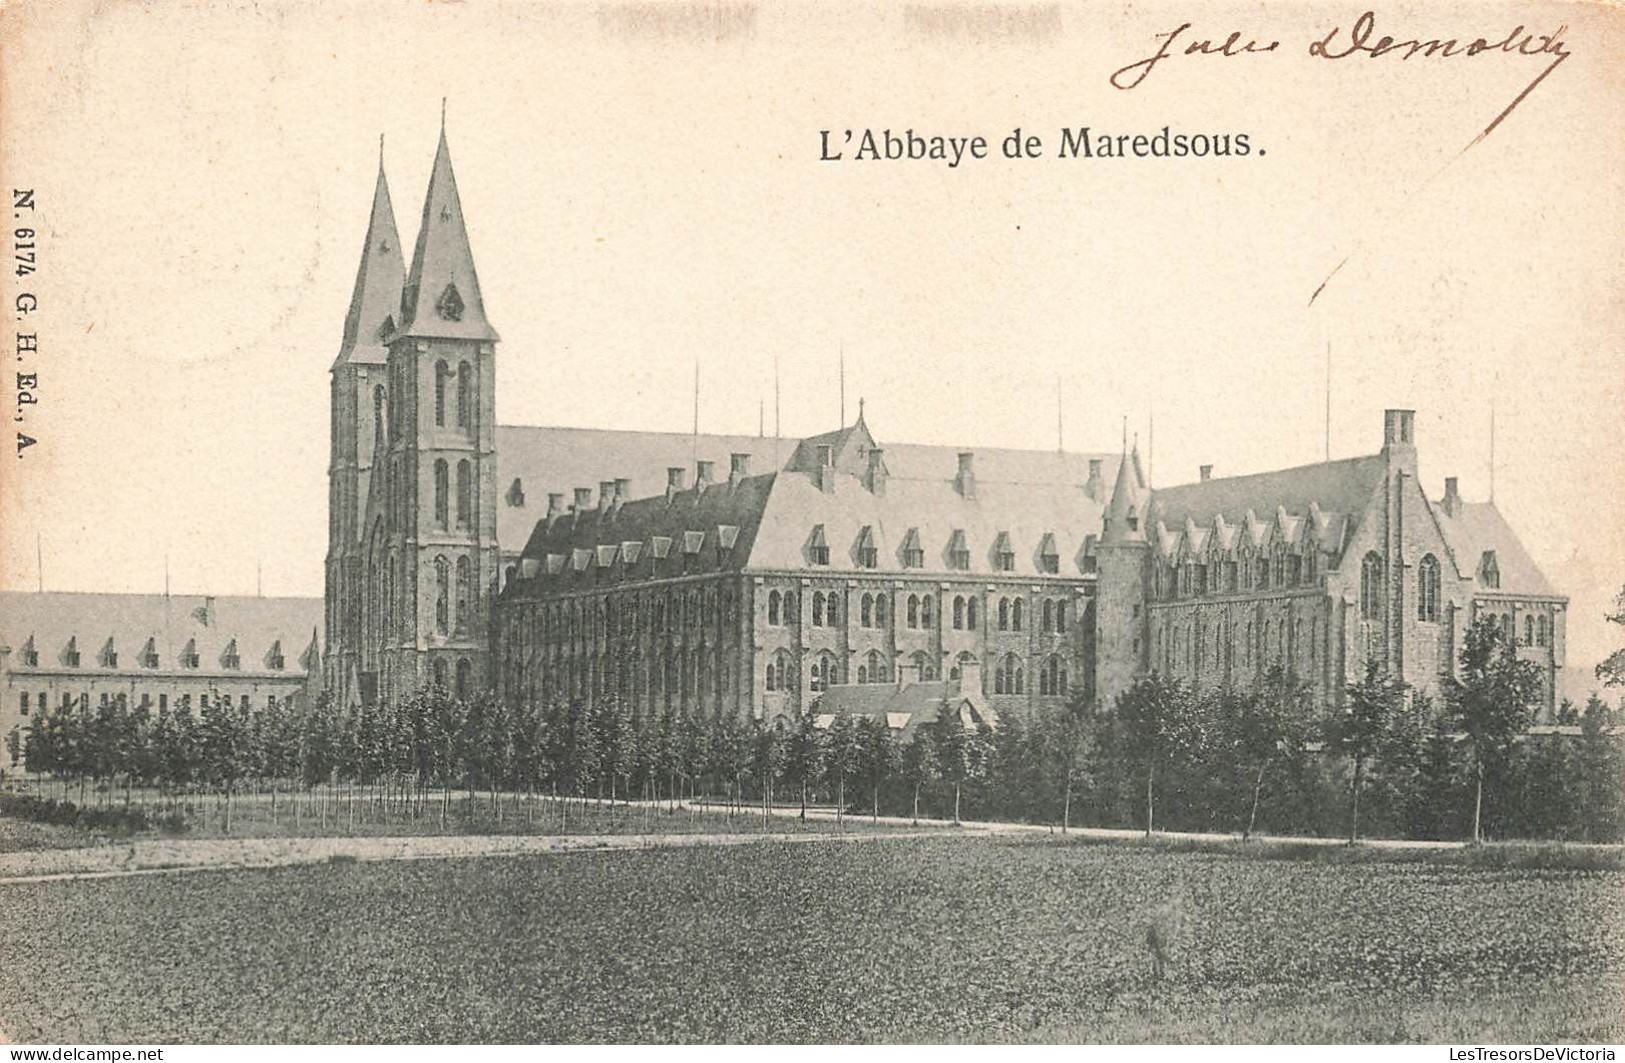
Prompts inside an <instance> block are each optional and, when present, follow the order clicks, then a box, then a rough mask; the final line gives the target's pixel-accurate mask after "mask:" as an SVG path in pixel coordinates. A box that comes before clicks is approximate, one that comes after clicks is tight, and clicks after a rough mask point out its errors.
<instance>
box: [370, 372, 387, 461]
mask: <svg viewBox="0 0 1625 1063" xmlns="http://www.w3.org/2000/svg"><path fill="white" fill-rule="evenodd" d="M384 412H385V411H384V385H382V384H377V385H374V386H373V389H372V444H373V446H375V447H381V446H383V445H384Z"/></svg>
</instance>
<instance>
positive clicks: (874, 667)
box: [868, 650, 891, 683]
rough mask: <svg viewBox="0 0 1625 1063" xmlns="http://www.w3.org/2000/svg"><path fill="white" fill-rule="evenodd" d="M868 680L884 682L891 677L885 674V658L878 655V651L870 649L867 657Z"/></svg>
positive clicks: (886, 670)
mask: <svg viewBox="0 0 1625 1063" xmlns="http://www.w3.org/2000/svg"><path fill="white" fill-rule="evenodd" d="M868 665H869V682H871V683H884V682H886V681H887V680H889V679H890V678H891V677H890V676H889V675H887V672H888V671H889V669H887V667H886V659H885V658H884V657H882V656H880V651H878V650H870V651H869V657H868Z"/></svg>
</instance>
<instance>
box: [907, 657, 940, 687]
mask: <svg viewBox="0 0 1625 1063" xmlns="http://www.w3.org/2000/svg"><path fill="white" fill-rule="evenodd" d="M910 660H911V662H912V663H913V665H914V668H915V671H917V672H918V673H919V676H920V679H921V680H922V681H926V682H929V681H930V680H932V679H935V678H936V677H937V670H936V667H935V665H933V664H932V662H931V655H930V654H928V653H926V652H925V651H924V650H915V651H914V656H913V657H912V658H910Z"/></svg>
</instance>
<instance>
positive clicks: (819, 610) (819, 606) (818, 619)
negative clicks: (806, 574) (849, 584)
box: [812, 591, 824, 627]
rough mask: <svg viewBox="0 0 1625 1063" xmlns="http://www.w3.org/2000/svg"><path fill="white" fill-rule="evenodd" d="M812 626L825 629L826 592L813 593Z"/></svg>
mask: <svg viewBox="0 0 1625 1063" xmlns="http://www.w3.org/2000/svg"><path fill="white" fill-rule="evenodd" d="M812 625H813V627H823V626H824V592H823V591H813V604H812Z"/></svg>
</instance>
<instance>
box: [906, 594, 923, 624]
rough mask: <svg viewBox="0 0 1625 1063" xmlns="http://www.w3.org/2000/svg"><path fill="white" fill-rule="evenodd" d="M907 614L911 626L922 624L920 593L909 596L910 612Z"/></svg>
mask: <svg viewBox="0 0 1625 1063" xmlns="http://www.w3.org/2000/svg"><path fill="white" fill-rule="evenodd" d="M906 615H907V618H908V619H907V624H908V626H909V627H919V626H920V596H919V595H918V594H911V595H909V596H908V612H907V614H906Z"/></svg>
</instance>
